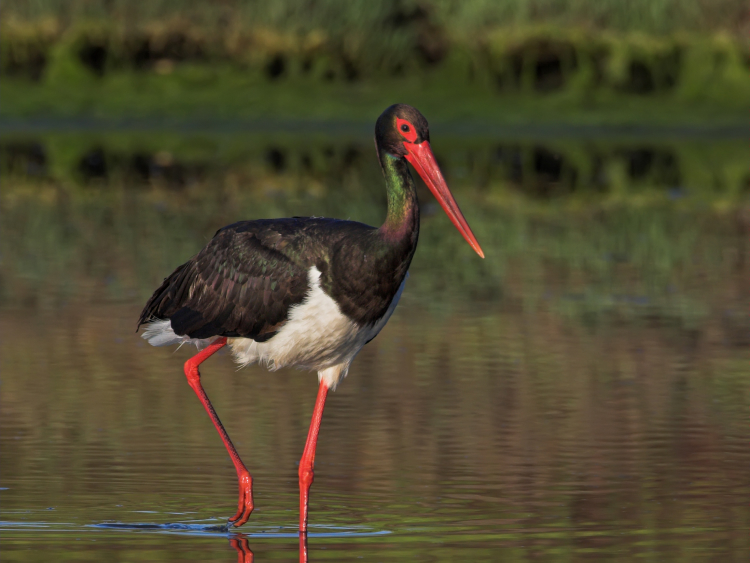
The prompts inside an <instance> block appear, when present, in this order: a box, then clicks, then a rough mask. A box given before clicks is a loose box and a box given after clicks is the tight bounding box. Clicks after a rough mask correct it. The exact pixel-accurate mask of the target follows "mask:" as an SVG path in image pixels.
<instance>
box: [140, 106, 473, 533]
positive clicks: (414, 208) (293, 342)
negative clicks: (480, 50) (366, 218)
mask: <svg viewBox="0 0 750 563" xmlns="http://www.w3.org/2000/svg"><path fill="white" fill-rule="evenodd" d="M375 146H376V149H377V153H378V158H379V159H380V165H381V167H382V169H383V175H384V176H385V185H386V192H387V197H388V214H387V217H386V220H385V223H383V225H382V226H381V227H380V228H378V229H376V228H375V227H370V226H369V225H364V224H362V223H357V222H355V221H343V220H340V219H324V218H317V217H305V218H303V217H292V218H290V219H262V220H256V221H240V222H238V223H234V224H232V225H229V226H227V227H224V228H223V229H220V230H219V231H217V233H216V235H214V238H213V239H211V241H210V242H209V243H208V244H207V245H206V246H205V247H204V248H203V250H201V251H200V252H199V253H198V254H196V255H195V256H194V257H193V258H191V259H190V260H188V261H187V262H185V263H184V264H183V265H182V266H180V267H178V268H177V269H176V270H175V271H174V272H172V274H170V276H169V277H167V278H166V279H165V280H164V283H162V285H161V287H159V289H157V290H156V291H155V292H154V294H153V295H152V296H151V298H150V299H149V300H148V303H146V306H145V308H144V309H143V312H142V313H141V316H140V319H139V320H138V327H139V328H140V326H141V325H143V324H145V325H146V330H145V331H144V333H143V338H145V339H146V340H148V341H149V343H151V344H152V345H154V346H166V345H169V344H183V343H186V342H187V343H191V344H195V345H196V346H197V348H198V350H199V352H198V354H196V355H195V356H193V357H192V358H190V359H189V360H188V361H187V362H186V363H185V375H186V376H187V379H188V383H189V384H190V386H191V387H192V388H193V391H195V393H196V394H197V395H198V398H199V399H200V401H201V403H203V406H204V408H205V409H206V411H207V412H208V415H209V416H210V417H211V420H212V421H213V424H214V426H215V427H216V430H217V431H218V432H219V435H220V436H221V439H222V441H223V442H224V445H225V446H226V448H227V451H228V452H229V455H230V456H231V458H232V461H233V462H234V466H235V468H236V470H237V478H238V480H239V489H240V493H239V507H238V509H237V513H236V514H235V515H234V516H233V517H232V518H231V519H230V520H229V522H228V523H227V527H228V528H229V527H231V526H232V525H234V526H241V525H242V524H244V523H245V522H247V520H248V518H249V517H250V513H251V512H252V510H253V489H252V486H253V481H252V477H251V476H250V473H249V472H248V470H247V468H246V467H245V464H244V463H243V462H242V460H241V459H240V456H239V455H238V454H237V450H236V449H235V448H234V446H233V445H232V442H231V440H230V439H229V436H228V434H227V432H226V430H224V426H222V424H221V421H220V420H219V417H218V416H217V414H216V411H214V408H213V406H211V402H210V401H209V399H208V396H207V395H206V392H205V391H204V390H203V387H202V386H201V382H200V373H199V371H198V366H200V364H202V363H203V362H204V361H206V360H207V359H208V358H209V357H210V356H212V355H213V354H214V353H215V352H216V351H217V350H219V349H220V348H222V347H224V346H226V345H229V347H230V348H231V350H232V354H233V356H234V359H235V360H236V362H237V363H239V364H240V365H242V366H246V365H249V364H253V363H256V362H260V363H262V364H265V365H266V366H267V367H268V368H269V369H271V370H277V369H279V368H282V367H285V366H298V367H302V368H306V369H309V370H315V371H317V372H318V380H319V382H320V387H319V390H318V397H317V399H316V401H315V408H314V411H313V416H312V423H311V424H310V430H309V433H308V435H307V442H306V443H305V449H304V452H303V454H302V459H301V461H300V465H299V487H300V519H299V529H300V532H307V511H308V498H309V492H310V485H311V484H312V482H313V463H314V460H315V446H316V444H317V441H318V432H319V430H320V421H321V419H322V416H323V406H324V405H325V400H326V396H327V394H328V390H329V389H335V388H336V385H337V384H338V383H339V382H340V381H341V380H342V379H343V378H344V377H345V376H346V374H347V372H348V371H349V366H350V365H351V363H352V360H353V359H354V357H355V356H356V355H357V353H358V352H359V351H360V350H361V349H362V347H363V346H364V345H365V344H367V343H368V342H369V341H370V340H372V339H373V338H375V336H376V335H377V334H378V333H379V332H380V330H381V329H382V328H383V326H384V325H385V323H386V322H387V321H388V319H389V317H390V316H391V314H392V313H393V310H394V309H395V308H396V304H397V303H398V300H399V298H400V297H401V292H402V291H403V288H404V282H405V280H406V276H407V270H408V269H409V264H410V263H411V259H412V257H413V256H414V251H415V250H416V248H417V238H418V236H419V204H418V201H417V192H416V189H415V186H414V181H413V180H412V177H411V174H410V173H409V169H408V167H407V164H406V163H407V162H409V163H411V165H412V166H413V167H414V169H415V170H416V171H417V173H418V174H419V175H420V176H421V177H422V179H423V180H424V182H425V184H427V187H428V188H429V189H430V190H431V191H432V193H433V194H434V195H435V197H436V198H437V200H438V201H439V202H440V204H441V205H442V207H443V209H444V210H445V212H446V213H447V215H448V217H449V218H450V219H451V221H452V222H453V224H454V225H455V226H456V228H457V229H458V230H459V231H460V232H461V234H462V235H463V237H464V238H465V239H466V241H467V242H468V243H469V244H470V245H471V247H472V248H473V249H474V250H475V251H476V253H477V254H479V256H481V257H482V258H484V254H483V252H482V249H481V248H480V247H479V243H478V242H477V240H476V238H475V237H474V234H473V233H472V232H471V229H470V228H469V225H468V223H467V222H466V219H464V216H463V214H462V213H461V210H460V209H459V208H458V205H457V204H456V200H455V199H454V198H453V196H452V194H451V192H450V190H449V189H448V186H447V185H446V183H445V180H444V179H443V175H442V174H441V172H440V168H439V167H438V165H437V162H436V161H435V157H434V156H433V154H432V150H431V149H430V132H429V129H428V125H427V120H426V119H425V118H424V117H423V116H422V114H421V113H419V111H417V110H416V109H415V108H413V107H411V106H408V105H404V104H396V105H393V106H391V107H389V108H388V109H386V110H385V111H384V112H383V113H382V115H381V116H380V117H379V118H378V120H377V123H376V125H375Z"/></svg>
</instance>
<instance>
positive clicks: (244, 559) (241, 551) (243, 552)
mask: <svg viewBox="0 0 750 563" xmlns="http://www.w3.org/2000/svg"><path fill="white" fill-rule="evenodd" d="M229 545H231V546H232V547H233V548H234V549H235V550H236V551H237V563H253V561H254V560H255V556H254V555H253V552H252V550H251V549H250V545H249V544H248V543H247V538H246V537H245V536H235V537H233V538H231V539H230V540H229Z"/></svg>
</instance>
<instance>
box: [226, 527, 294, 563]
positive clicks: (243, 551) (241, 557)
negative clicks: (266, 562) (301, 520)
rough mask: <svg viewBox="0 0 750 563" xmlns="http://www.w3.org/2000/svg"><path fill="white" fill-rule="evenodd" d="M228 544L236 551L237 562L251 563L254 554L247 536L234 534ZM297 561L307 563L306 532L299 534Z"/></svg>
mask: <svg viewBox="0 0 750 563" xmlns="http://www.w3.org/2000/svg"><path fill="white" fill-rule="evenodd" d="M229 545H231V546H232V547H233V548H234V549H235V551H237V563H253V561H254V560H255V556H254V555H253V551H252V550H251V549H250V544H249V543H248V541H247V538H246V537H245V536H243V535H239V534H238V535H236V536H233V537H232V538H230V540H229ZM299 561H300V563H307V534H304V533H300V535H299Z"/></svg>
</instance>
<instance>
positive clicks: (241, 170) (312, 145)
mask: <svg viewBox="0 0 750 563" xmlns="http://www.w3.org/2000/svg"><path fill="white" fill-rule="evenodd" d="M433 144H434V146H435V150H436V154H437V158H438V159H439V161H440V162H441V166H442V168H443V170H444V171H445V175H446V178H447V180H448V182H449V184H450V185H451V187H452V189H453V190H454V192H455V193H456V194H457V198H458V201H459V202H460V203H461V205H462V208H463V209H464V212H465V214H466V216H467V217H468V218H469V221H470V223H471V224H472V227H473V229H474V232H475V233H476V234H477V237H478V239H479V240H480V241H481V243H482V245H483V247H485V248H486V249H487V250H486V252H487V255H488V259H487V260H485V261H482V260H478V259H474V257H473V256H472V254H471V252H470V249H468V247H466V245H465V243H464V242H463V241H462V239H461V237H460V236H458V234H457V233H456V232H454V230H453V228H452V227H451V226H450V224H449V223H448V222H447V220H446V219H445V217H443V214H442V212H441V211H440V209H439V207H438V206H437V205H436V204H435V203H434V200H433V198H432V196H431V195H430V194H429V192H428V191H427V190H426V189H424V190H422V191H421V192H420V198H421V200H422V202H423V229H422V233H421V241H420V249H419V252H418V253H417V257H416V259H415V263H414V266H413V268H412V278H411V280H410V282H409V287H410V288H411V291H410V292H409V296H411V297H409V296H407V297H406V298H407V299H415V300H418V301H420V302H421V304H422V305H423V306H425V307H428V308H430V309H431V310H433V311H434V312H436V313H440V312H441V311H443V312H444V313H445V314H451V313H452V312H453V311H455V309H456V308H457V307H458V308H462V307H475V306H478V307H481V306H482V303H487V302H501V303H502V302H507V303H509V302H517V304H518V306H520V307H525V308H528V307H530V308H532V309H534V308H537V307H548V306H551V307H553V308H554V309H555V310H556V311H557V312H558V313H559V314H565V315H570V316H571V317H572V318H576V319H578V321H580V322H583V323H584V324H591V323H593V324H598V323H600V322H610V321H612V320H616V319H621V320H625V319H628V320H629V321H628V322H630V321H638V319H640V321H638V322H646V323H648V322H651V321H655V322H659V323H662V322H666V323H669V324H674V325H675V326H678V327H683V328H689V327H691V326H696V324H699V323H700V322H702V320H703V319H705V318H706V317H707V316H711V315H714V314H719V313H717V311H719V310H722V311H726V310H730V309H731V310H732V311H734V312H732V313H731V314H730V316H729V317H727V319H730V320H729V321H727V322H730V324H731V325H732V326H735V325H736V326H744V325H742V323H741V322H740V321H739V320H738V319H739V318H740V317H738V316H737V315H740V313H738V312H737V311H740V310H741V311H744V309H742V307H740V306H738V305H732V306H730V305H729V303H730V302H735V303H737V300H738V299H739V295H740V293H741V289H740V288H741V287H742V283H744V282H741V281H738V282H737V287H736V288H735V289H736V292H737V293H736V294H733V295H731V296H729V295H723V296H722V297H721V298H720V299H719V301H717V302H715V303H714V302H711V301H710V300H708V299H707V298H706V295H705V293H704V292H703V290H702V289H700V288H702V287H704V286H705V284H707V283H713V281H715V280H720V279H723V280H728V279H738V280H739V278H737V275H738V272H743V271H744V270H745V269H746V264H745V260H744V256H745V255H746V244H745V243H746V241H745V238H744V237H738V236H737V234H738V233H742V232H745V231H746V229H747V221H748V215H747V208H746V206H747V195H748V190H749V189H750V178H749V176H750V174H749V173H748V171H747V165H746V146H745V143H744V142H742V141H738V142H731V141H724V142H718V141H700V140H696V141H693V142H692V143H690V142H684V141H683V142H675V141H669V140H662V141H656V140H653V139H650V140H649V141H648V142H647V143H646V144H644V142H643V141H634V140H629V141H628V140H617V139H611V140H597V141H596V142H595V143H594V142H591V141H587V140H585V139H582V140H579V141H576V142H574V141H571V140H570V139H559V140H555V139H549V140H547V141H545V142H544V143H540V142H539V141H533V140H528V141H523V140H521V141H519V140H514V141H497V140H496V141H494V142H492V143H488V142H487V141H486V140H483V139H473V140H471V141H467V140H465V139H460V138H459V139H456V138H450V137H447V138H442V140H441V141H439V142H438V141H437V140H435V142H434V143H433ZM459 147H460V148H459ZM0 173H1V174H2V175H3V177H4V179H5V181H6V185H5V187H4V190H3V194H2V198H1V199H0V205H1V206H2V212H3V216H4V217H5V220H4V225H3V230H4V233H3V237H2V240H3V245H2V249H3V256H4V257H5V265H6V266H5V267H6V276H5V277H4V283H3V287H2V288H1V289H0V296H1V299H2V302H3V303H5V304H6V306H10V305H11V304H12V303H16V304H26V305H27V306H31V307H37V306H39V307H43V308H46V307H58V306H61V304H63V303H67V302H69V301H70V299H77V300H80V299H85V300H93V301H99V300H105V301H107V300H111V299H114V300H116V301H119V300H121V299H133V298H137V299H140V300H144V299H146V298H147V297H148V295H149V294H150V292H151V291H152V290H153V288H154V286H155V285H156V284H158V282H159V281H160V280H161V278H162V277H164V276H165V275H166V274H168V273H169V272H170V271H171V270H172V269H173V268H174V267H176V266H177V265H178V264H179V263H180V262H181V261H184V260H185V259H187V258H189V257H190V256H191V255H192V254H194V253H195V252H196V251H197V250H198V249H200V248H201V247H202V246H203V245H204V244H205V242H206V241H207V240H208V239H209V238H210V237H211V236H212V234H213V233H214V232H215V230H216V229H218V228H219V227H221V226H223V225H225V224H228V223H231V222H233V221H236V220H241V219H254V218H262V217H284V216H291V215H316V216H332V217H341V218H348V219H354V220H359V221H363V222H365V223H369V224H372V225H379V224H380V223H381V222H382V220H383V217H384V216H385V197H384V193H383V188H382V177H381V173H380V171H379V169H378V166H377V161H376V159H375V158H374V151H373V149H372V146H371V144H370V141H369V140H364V139H361V138H360V137H358V136H356V135H352V136H350V137H349V138H348V139H347V135H346V134H343V135H336V136H325V135H314V136H312V137H306V136H298V135H292V134H289V135H284V134H277V135H267V134H263V135H256V136H252V135H250V136H247V135H235V136H233V135H218V136H208V137H206V136H184V135H178V134H174V133H173V134H157V133H151V134H146V135H145V134H143V133H132V134H118V135H101V134H96V133H92V134H62V133H60V134H53V135H48V136H46V137H44V141H43V142H40V141H39V139H36V140H35V139H33V138H23V137H10V138H7V137H6V138H3V140H2V142H1V143H0ZM81 287H86V288H88V289H87V290H86V291H81V289H80V288H81ZM457 294H458V295H462V296H463V297H462V299H458V300H457V299H455V297H454V296H455V295H457ZM719 302H723V304H722V305H719ZM26 305H25V306H26ZM735 307H737V308H736V309H735ZM441 314H442V313H441ZM721 314H724V313H721ZM741 315H744V313H741ZM743 318H744V317H743ZM649 319H651V320H649Z"/></svg>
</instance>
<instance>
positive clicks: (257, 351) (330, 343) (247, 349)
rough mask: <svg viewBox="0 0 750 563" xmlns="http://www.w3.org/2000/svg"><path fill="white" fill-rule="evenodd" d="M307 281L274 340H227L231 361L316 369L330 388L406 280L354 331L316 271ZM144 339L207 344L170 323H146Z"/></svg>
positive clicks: (377, 326) (381, 324) (379, 324)
mask: <svg viewBox="0 0 750 563" xmlns="http://www.w3.org/2000/svg"><path fill="white" fill-rule="evenodd" d="M407 277H408V274H407ZM308 279H309V282H310V289H309V291H308V293H307V296H306V297H305V300H304V301H303V302H302V303H300V304H298V305H294V306H292V307H291V309H290V311H289V319H288V320H287V322H286V323H285V324H284V326H283V327H282V328H281V330H279V332H278V333H277V334H276V335H275V336H274V337H273V338H271V339H269V340H267V341H266V342H256V341H255V340H252V339H250V338H228V339H227V344H228V345H229V346H230V348H231V350H232V355H233V356H234V359H235V361H236V362H237V363H239V364H240V365H242V366H246V365H249V364H254V363H256V362H261V363H263V364H265V365H266V366H267V367H268V369H271V370H277V369H279V368H282V367H286V366H297V367H300V368H305V369H311V370H317V371H318V377H319V379H320V380H321V381H325V382H326V384H327V385H328V387H330V388H332V389H333V388H335V387H336V385H337V384H338V382H339V381H340V380H341V379H343V378H344V377H346V374H347V372H348V371H349V365H350V364H351V362H352V360H353V359H354V357H355V356H356V355H357V353H358V352H359V351H360V350H361V349H362V346H364V345H365V343H367V342H368V341H369V340H371V339H372V338H374V337H375V336H376V335H377V334H378V333H379V332H380V331H381V329H382V328H383V327H384V326H385V324H386V323H387V322H388V319H389V318H390V317H391V315H392V314H393V311H394V310H395V308H396V305H397V304H398V301H399V299H400V298H401V292H402V291H403V289H404V284H405V283H406V280H404V282H402V283H401V287H399V288H398V291H397V292H396V295H395V296H394V298H393V301H392V302H391V304H390V306H389V307H388V310H387V311H386V313H385V315H383V317H382V318H381V319H380V320H378V322H377V323H375V324H374V325H369V326H364V327H359V326H357V325H356V323H354V322H353V321H351V320H350V319H349V318H347V317H346V316H345V315H344V314H343V313H342V312H341V311H340V309H339V306H338V305H337V304H336V302H335V301H334V300H333V299H331V298H330V297H329V296H328V295H327V294H326V293H325V292H324V291H323V290H322V289H321V287H320V271H319V270H318V269H317V268H316V267H315V266H313V267H312V268H310V270H308ZM143 337H144V338H146V339H147V340H148V341H149V342H150V343H151V344H153V345H155V346H163V345H167V344H175V343H178V342H179V343H185V342H190V343H191V344H196V345H197V346H198V347H199V348H203V347H204V346H205V345H206V344H207V343H208V342H209V341H206V340H195V339H190V338H188V337H181V336H178V335H176V334H175V333H174V332H173V331H172V327H171V323H170V322H169V321H157V322H155V323H151V324H150V325H149V327H148V329H147V330H146V332H144V334H143Z"/></svg>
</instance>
